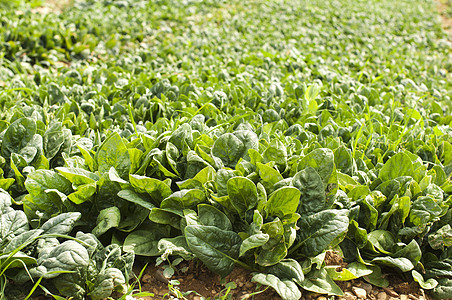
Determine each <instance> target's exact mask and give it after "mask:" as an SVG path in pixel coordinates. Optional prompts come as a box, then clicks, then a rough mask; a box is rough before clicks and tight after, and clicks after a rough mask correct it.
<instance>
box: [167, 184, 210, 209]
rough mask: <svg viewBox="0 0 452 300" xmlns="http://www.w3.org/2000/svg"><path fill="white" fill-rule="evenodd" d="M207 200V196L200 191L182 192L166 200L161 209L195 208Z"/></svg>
mask: <svg viewBox="0 0 452 300" xmlns="http://www.w3.org/2000/svg"><path fill="white" fill-rule="evenodd" d="M205 200H206V195H205V194H204V192H203V191H201V190H198V189H191V190H181V191H177V192H174V193H173V194H171V195H169V196H168V197H167V198H165V199H164V200H163V201H162V203H161V204H160V208H172V209H180V210H181V211H182V210H184V209H187V208H194V207H196V206H197V205H198V204H200V203H202V202H204V201H205Z"/></svg>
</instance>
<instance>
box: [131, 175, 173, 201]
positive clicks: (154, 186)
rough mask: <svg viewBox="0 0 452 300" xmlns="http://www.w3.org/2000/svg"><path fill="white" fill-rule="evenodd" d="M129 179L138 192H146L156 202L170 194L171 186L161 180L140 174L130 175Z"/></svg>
mask: <svg viewBox="0 0 452 300" xmlns="http://www.w3.org/2000/svg"><path fill="white" fill-rule="evenodd" d="M129 181H130V184H131V185H132V187H133V188H134V189H135V191H137V192H138V193H147V194H149V195H150V196H151V198H152V199H153V200H154V201H156V202H157V203H160V202H162V200H163V199H165V198H166V197H168V196H169V195H171V194H172V191H171V188H170V187H169V186H168V185H167V184H166V183H165V182H163V181H160V180H158V179H155V178H149V177H146V176H140V175H132V174H131V175H130V176H129Z"/></svg>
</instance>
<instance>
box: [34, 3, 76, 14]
mask: <svg viewBox="0 0 452 300" xmlns="http://www.w3.org/2000/svg"><path fill="white" fill-rule="evenodd" d="M74 2H75V0H45V1H44V3H43V4H42V5H41V6H38V7H35V8H33V9H32V10H31V11H32V12H33V13H37V14H43V15H44V14H49V13H55V14H60V13H62V12H63V10H64V9H65V8H67V7H69V6H72V5H74Z"/></svg>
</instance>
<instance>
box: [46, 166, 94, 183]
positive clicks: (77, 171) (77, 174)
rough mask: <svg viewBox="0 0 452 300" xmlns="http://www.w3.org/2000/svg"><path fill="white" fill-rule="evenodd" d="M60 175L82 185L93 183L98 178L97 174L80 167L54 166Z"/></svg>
mask: <svg viewBox="0 0 452 300" xmlns="http://www.w3.org/2000/svg"><path fill="white" fill-rule="evenodd" d="M55 170H57V171H58V172H59V173H60V174H61V175H63V176H64V177H65V178H66V179H67V180H69V181H70V182H71V183H72V184H74V185H84V184H89V183H93V182H96V181H98V180H99V176H97V175H96V174H94V173H92V172H90V171H87V170H85V169H81V168H64V167H58V168H55Z"/></svg>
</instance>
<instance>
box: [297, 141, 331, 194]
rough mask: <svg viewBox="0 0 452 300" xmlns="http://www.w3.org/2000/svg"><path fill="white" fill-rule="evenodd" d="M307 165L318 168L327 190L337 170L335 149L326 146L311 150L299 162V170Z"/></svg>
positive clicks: (317, 170)
mask: <svg viewBox="0 0 452 300" xmlns="http://www.w3.org/2000/svg"><path fill="white" fill-rule="evenodd" d="M306 167H311V168H314V169H315V170H316V172H317V173H318V174H319V175H320V177H321V178H322V181H323V185H324V190H325V189H326V188H327V185H328V183H329V182H330V177H331V176H332V175H333V172H334V171H335V167H334V154H333V151H331V150H330V149H326V148H318V149H315V150H313V151H311V152H310V153H308V154H307V155H306V156H305V157H303V158H302V159H301V161H300V162H299V163H298V167H297V170H299V171H300V170H303V169H305V168H306Z"/></svg>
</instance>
